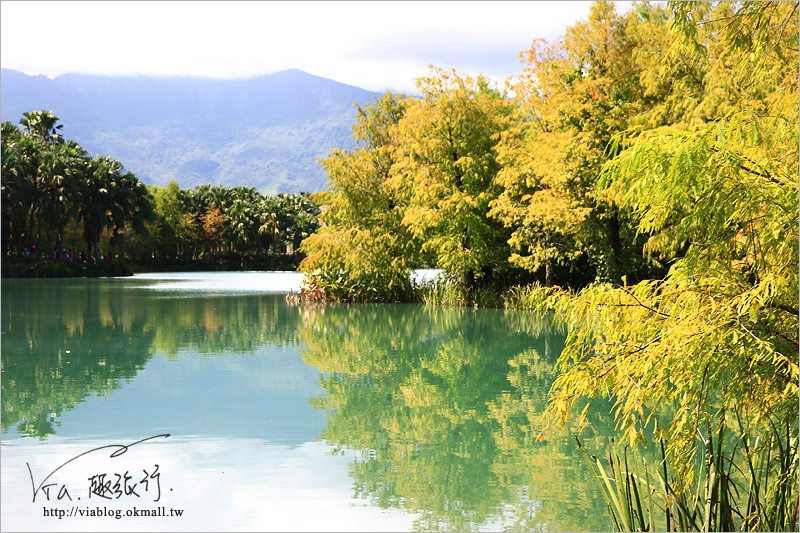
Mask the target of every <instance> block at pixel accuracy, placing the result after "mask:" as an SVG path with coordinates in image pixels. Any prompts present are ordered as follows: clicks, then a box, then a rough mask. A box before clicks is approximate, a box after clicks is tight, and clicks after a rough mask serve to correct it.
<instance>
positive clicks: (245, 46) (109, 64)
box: [0, 1, 629, 91]
mask: <svg viewBox="0 0 800 533" xmlns="http://www.w3.org/2000/svg"><path fill="white" fill-rule="evenodd" d="M617 4H618V5H617V10H618V11H625V10H627V9H628V7H629V4H628V3H622V2H619V3H617ZM590 5H591V3H590V2H530V1H529V2H456V1H448V2H327V1H326V2H183V1H181V2H162V1H159V2H117V1H113V2H110V1H106V2H96V1H92V2H64V1H57V2H38V1H37V2H31V1H14V2H9V1H4V2H2V3H1V4H0V26H1V27H0V40H2V43H0V63H2V66H3V67H5V68H12V69H16V70H21V71H23V72H26V73H28V74H45V75H47V76H50V77H54V76H57V75H59V74H64V73H67V72H78V73H91V74H111V75H137V74H141V75H158V76H175V75H189V76H199V77H215V78H246V77H251V76H256V75H260V74H267V73H270V72H277V71H279V70H284V69H287V68H299V69H302V70H305V71H307V72H309V73H311V74H316V75H318V76H323V77H326V78H331V79H334V80H337V81H341V82H344V83H348V84H352V85H356V86H359V87H363V88H365V89H370V90H377V91H382V90H384V89H387V88H390V89H395V90H406V91H408V90H413V89H414V79H415V78H416V77H418V76H422V75H424V74H426V73H427V71H428V65H429V64H431V63H432V64H434V65H436V66H440V67H448V68H449V67H453V68H455V69H456V70H457V71H459V72H461V73H467V74H472V75H475V74H484V75H486V76H489V77H491V78H493V79H494V80H496V81H498V82H502V81H503V80H505V79H506V78H507V77H508V76H510V75H514V74H518V73H519V72H520V69H521V67H520V64H519V53H520V52H521V51H522V50H526V49H528V48H530V46H531V43H532V41H533V39H535V38H544V39H547V40H548V41H550V40H553V39H555V38H556V37H558V36H559V35H561V34H563V32H564V30H565V29H566V28H567V27H568V26H571V25H572V24H574V23H575V22H577V21H579V20H585V19H586V17H587V15H588V13H589V7H590Z"/></svg>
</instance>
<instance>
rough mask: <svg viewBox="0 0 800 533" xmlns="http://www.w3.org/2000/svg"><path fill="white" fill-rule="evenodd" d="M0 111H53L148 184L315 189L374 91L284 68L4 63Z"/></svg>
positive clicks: (8, 114)
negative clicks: (251, 74) (136, 73)
mask: <svg viewBox="0 0 800 533" xmlns="http://www.w3.org/2000/svg"><path fill="white" fill-rule="evenodd" d="M0 91H1V92H0V96H1V97H2V99H1V100H0V102H1V105H0V118H2V120H10V121H12V122H14V123H18V122H19V119H20V118H21V117H22V113H23V112H25V111H31V110H36V109H50V110H52V111H53V113H54V114H56V115H58V116H59V117H60V118H61V122H62V123H63V124H64V129H63V130H62V133H63V134H64V136H65V137H67V138H69V139H74V140H75V141H77V142H78V143H80V144H81V145H82V146H83V147H84V148H85V149H86V150H88V151H89V152H90V153H91V154H109V155H111V156H112V157H114V158H117V159H119V160H120V161H122V162H123V163H124V164H125V165H126V167H127V168H128V169H129V170H131V171H133V172H134V173H136V175H137V176H139V177H140V178H141V179H142V181H144V182H145V183H153V184H159V185H165V184H166V183H168V182H169V181H170V180H175V181H177V182H178V184H179V185H180V186H181V187H184V188H187V187H193V186H195V185H199V184H202V183H212V184H222V185H227V186H235V185H252V186H254V187H256V188H257V189H258V190H259V191H261V192H262V193H265V194H275V193H279V192H288V193H297V192H300V191H316V190H321V189H324V188H325V187H326V183H327V178H326V176H325V173H324V171H323V170H322V168H321V167H320V166H319V164H318V163H317V158H319V157H324V156H326V155H327V154H328V152H329V151H330V150H331V149H332V148H335V147H351V146H352V145H353V140H352V138H351V133H352V131H351V129H350V125H351V124H352V123H353V122H354V118H355V112H356V110H355V103H356V102H357V103H359V104H364V103H366V102H369V101H371V100H372V99H373V98H374V97H376V96H378V93H374V92H370V91H366V90H364V89H359V88H358V87H353V86H350V85H345V84H343V83H339V82H336V81H333V80H329V79H326V78H321V77H318V76H313V75H311V74H308V73H306V72H303V71H301V70H296V69H293V70H286V71H282V72H277V73H274V74H268V75H264V76H259V77H255V78H249V79H242V80H218V79H206V78H153V77H111V76H94V75H82V74H65V75H61V76H58V77H56V78H54V79H49V78H47V77H46V76H28V75H26V74H24V73H22V72H18V71H14V70H10V69H2V76H0Z"/></svg>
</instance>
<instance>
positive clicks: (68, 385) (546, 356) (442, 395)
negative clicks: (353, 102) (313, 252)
mask: <svg viewBox="0 0 800 533" xmlns="http://www.w3.org/2000/svg"><path fill="white" fill-rule="evenodd" d="M301 280H302V278H301V276H300V275H299V274H296V273H256V272H252V273H193V274H159V275H154V274H152V275H137V276H134V277H132V278H120V279H100V280H97V279H94V280H87V279H75V280H72V279H70V280H3V284H2V476H1V477H2V493H1V495H0V504H1V506H2V508H1V512H2V523H3V527H4V529H6V530H31V531H32V530H36V531H40V530H64V531H75V530H79V531H84V530H87V531H88V530H109V529H114V530H119V529H122V530H135V531H150V530H170V531H199V530H203V531H218V530H238V531H268V530H278V531H292V530H294V531H315V530H316V531H356V530H370V531H405V530H415V529H418V530H448V531H452V530H459V531H465V530H502V529H512V530H550V531H576V530H583V531H589V530H607V529H608V528H609V526H610V524H609V522H608V519H607V517H606V514H605V510H604V503H603V501H602V496H601V495H600V494H599V493H598V491H597V488H596V486H595V482H594V480H593V479H591V478H589V477H588V475H589V474H588V469H587V468H586V465H585V463H584V461H583V458H582V456H581V455H580V453H579V451H578V450H577V447H576V446H575V441H574V437H573V433H574V428H572V427H566V428H556V429H555V430H553V431H551V432H549V433H547V434H545V435H544V436H543V439H537V437H538V435H539V432H540V430H541V428H542V421H541V419H540V415H541V412H542V410H543V409H544V407H545V405H546V401H547V393H548V390H549V386H550V384H551V383H552V380H553V378H554V372H553V363H554V361H555V358H556V357H557V356H558V353H559V352H560V350H561V348H562V347H563V343H564V337H563V332H560V331H558V330H557V329H556V328H553V327H552V326H551V325H550V324H548V323H544V322H541V321H537V320H535V319H534V318H533V317H532V316H531V315H530V314H528V313H524V312H512V311H505V310H495V309H479V310H465V309H459V308H448V307H425V306H420V305H324V306H323V305H310V304H300V305H289V304H287V303H286V299H285V293H286V292H288V291H289V290H292V291H294V292H296V291H298V290H299V287H300V283H301ZM589 419H590V421H591V423H592V426H593V428H594V429H593V432H591V433H590V435H589V436H587V437H586V440H587V444H588V445H589V446H596V447H601V446H603V444H604V443H605V440H604V439H605V436H607V435H610V434H611V432H612V428H613V422H612V420H611V417H610V415H609V414H608V410H607V407H606V408H600V407H597V408H593V409H592V410H590V411H589ZM162 434H169V437H158V438H153V439H151V440H148V441H146V442H142V443H139V444H136V445H134V446H131V447H129V448H128V449H127V451H126V452H125V453H123V454H121V455H119V456H117V457H114V458H111V457H109V455H110V453H111V452H112V451H115V450H119V448H113V447H110V448H106V449H105V450H98V451H93V452H91V453H88V454H86V455H83V456H81V457H78V456H80V454H83V453H84V452H87V451H89V450H92V449H95V448H97V447H100V446H113V445H122V444H130V443H133V442H135V441H138V440H141V439H146V438H148V437H155V436H158V435H162ZM591 435H596V436H591ZM74 457H78V459H76V460H74V461H72V462H69V463H67V464H66V465H65V466H64V467H63V468H61V469H59V470H57V471H56V472H55V473H54V474H53V476H52V477H50V478H49V479H48V480H47V482H46V483H45V484H49V483H54V485H53V487H52V488H51V489H50V494H49V496H50V498H49V500H48V499H47V497H46V494H45V492H44V490H40V491H38V492H36V501H35V502H34V501H33V498H34V489H35V488H36V487H38V486H39V484H40V483H42V480H43V479H44V478H45V477H46V476H47V475H48V474H50V473H51V472H53V470H54V469H56V468H57V467H59V466H60V465H62V464H64V463H66V462H67V461H69V460H70V459H72V458H74ZM156 465H158V466H157V472H156V474H157V475H156V476H154V475H153V474H154V472H155V469H156ZM29 467H30V471H29ZM145 472H146V473H145ZM126 473H127V474H128V475H129V479H128V480H127V481H126V480H125V474H126ZM101 474H106V477H105V478H102V480H108V479H111V480H112V481H113V482H114V483H116V481H117V478H116V477H115V476H114V474H120V478H119V480H120V486H119V487H117V490H114V483H112V484H111V485H110V486H109V487H108V489H109V490H105V491H104V489H103V487H104V485H103V483H98V482H99V481H101V478H100V477H99V476H100V475H101ZM93 476H94V477H93ZM32 478H33V483H32ZM143 478H144V479H146V480H147V483H144V482H143V481H142V479H143ZM92 479H93V480H94V481H92ZM93 483H94V484H93ZM126 483H127V485H126ZM134 484H136V487H135V488H134V489H133V492H132V493H130V494H126V492H125V487H126V486H127V488H128V489H129V488H130V486H132V485H134ZM156 485H157V487H156ZM92 487H94V489H95V492H92V491H91V489H92ZM145 487H147V488H148V490H145ZM156 490H158V492H156ZM59 491H61V493H62V496H63V497H62V498H61V499H58V494H57V493H58V492H59ZM64 491H67V493H68V495H63V492H64ZM103 495H105V496H109V495H110V496H111V498H110V499H109V498H106V497H103ZM79 498H80V499H79ZM98 508H102V512H103V513H108V512H112V513H113V512H116V511H119V512H120V513H121V514H122V515H123V516H121V517H120V518H119V519H118V518H115V517H114V516H111V517H108V516H102V517H97V516H86V514H88V513H89V512H90V511H93V510H95V511H96V509H98ZM134 508H136V509H137V510H139V511H141V510H142V509H145V510H154V512H161V511H159V509H161V510H163V511H165V512H166V513H170V511H175V510H179V511H181V512H182V515H181V516H179V517H177V516H147V517H143V516H124V515H125V513H126V512H129V511H130V512H131V514H133V510H134ZM53 510H56V511H58V510H62V511H63V512H65V513H67V514H69V513H71V514H72V516H68V515H65V516H63V517H61V518H58V517H57V516H55V517H54V516H51V515H52V514H53V512H52V511H53ZM80 511H83V516H81V513H80ZM45 515H47V516H45Z"/></svg>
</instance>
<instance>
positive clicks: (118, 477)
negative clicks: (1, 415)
mask: <svg viewBox="0 0 800 533" xmlns="http://www.w3.org/2000/svg"><path fill="white" fill-rule="evenodd" d="M169 436H170V435H169V433H163V434H161V435H154V436H152V437H147V438H146V439H141V440H137V441H136V442H132V443H130V444H107V445H105V446H98V447H97V448H93V449H91V450H88V451H85V452H83V453H81V454H78V455H76V456H75V457H73V458H72V459H69V460H68V461H65V462H64V463H62V464H61V465H60V466H58V467H57V468H55V469H54V470H53V471H52V472H50V473H49V474H48V475H47V477H45V478H44V479H43V480H42V481H41V483H39V485H38V486H37V485H36V482H35V481H34V479H33V471H32V470H31V465H30V463H26V465H27V466H28V474H29V475H30V478H31V489H32V490H33V502H34V503H35V502H36V497H37V496H38V495H39V494H44V497H45V498H46V499H47V501H50V496H51V490H53V489H54V487H58V488H57V489H56V490H53V493H54V494H55V497H56V499H58V500H63V499H68V500H70V501H72V495H71V494H70V493H69V488H67V485H66V484H60V483H48V481H49V480H50V478H52V477H53V475H54V474H55V473H56V472H58V471H59V470H61V469H62V468H64V467H65V466H67V465H68V464H70V463H72V462H73V461H76V460H78V459H80V458H81V457H84V456H86V455H89V454H90V453H94V452H98V451H100V450H108V449H113V450H114V451H113V452H112V453H111V455H109V458H111V459H113V458H115V457H119V456H121V455H123V454H124V453H125V452H127V451H128V449H129V448H131V447H132V446H135V445H136V444H140V443H142V442H147V441H150V440H154V439H160V438H165V439H166V438H168V437H169ZM142 471H143V472H144V477H142V478H139V475H138V474H137V475H136V477H134V476H133V475H131V473H130V472H129V471H127V470H126V471H125V473H124V474H118V473H113V474H108V473H102V474H95V475H93V476H91V477H89V478H88V481H89V498H91V497H92V495H94V496H98V497H101V498H105V499H109V500H110V499H113V498H115V497H116V498H117V499H119V498H120V497H122V496H135V497H137V498H139V497H141V495H140V492H141V493H145V492H150V491H151V487H152V489H153V492H156V493H157V496H156V498H155V499H154V500H153V501H156V502H157V501H159V500H160V499H161V479H160V478H161V473H160V472H159V466H158V465H157V464H156V465H154V466H153V467H152V468H151V469H150V471H148V470H147V469H142ZM137 479H138V481H134V480H137ZM137 488H138V492H137ZM78 499H79V500H80V497H78Z"/></svg>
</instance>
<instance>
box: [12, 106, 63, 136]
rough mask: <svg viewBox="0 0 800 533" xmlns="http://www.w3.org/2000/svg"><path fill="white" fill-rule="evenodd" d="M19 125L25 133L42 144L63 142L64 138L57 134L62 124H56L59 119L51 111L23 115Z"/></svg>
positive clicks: (31, 112)
mask: <svg viewBox="0 0 800 533" xmlns="http://www.w3.org/2000/svg"><path fill="white" fill-rule="evenodd" d="M22 116H23V117H24V118H22V119H21V120H20V121H19V123H20V124H22V126H24V128H25V132H26V133H28V134H29V135H34V136H36V137H38V138H40V139H41V140H42V141H44V142H48V143H49V142H63V140H64V138H63V137H62V136H61V134H60V133H58V130H60V129H61V128H62V127H64V125H63V124H58V121H59V118H58V117H57V116H55V115H54V114H53V112H52V111H30V112H28V113H23V114H22Z"/></svg>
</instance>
